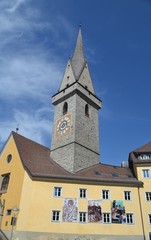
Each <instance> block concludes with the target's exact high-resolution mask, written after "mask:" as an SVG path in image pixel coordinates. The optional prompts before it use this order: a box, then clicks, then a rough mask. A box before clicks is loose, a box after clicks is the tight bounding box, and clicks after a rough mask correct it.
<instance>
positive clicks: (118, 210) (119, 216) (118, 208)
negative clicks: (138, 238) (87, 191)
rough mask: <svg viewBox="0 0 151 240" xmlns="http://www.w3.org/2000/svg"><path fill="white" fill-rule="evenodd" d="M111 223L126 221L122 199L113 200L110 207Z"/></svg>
mask: <svg viewBox="0 0 151 240" xmlns="http://www.w3.org/2000/svg"><path fill="white" fill-rule="evenodd" d="M111 214H112V223H126V215H125V206H124V203H123V201H122V200H114V201H113V202H112V208H111Z"/></svg>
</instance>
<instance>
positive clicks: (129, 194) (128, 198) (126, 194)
mask: <svg viewBox="0 0 151 240" xmlns="http://www.w3.org/2000/svg"><path fill="white" fill-rule="evenodd" d="M124 200H125V201H132V191H130V190H125V191H124Z"/></svg>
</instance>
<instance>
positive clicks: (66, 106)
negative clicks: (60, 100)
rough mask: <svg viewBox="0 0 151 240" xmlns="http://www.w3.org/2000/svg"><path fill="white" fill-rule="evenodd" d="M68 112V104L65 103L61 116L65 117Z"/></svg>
mask: <svg viewBox="0 0 151 240" xmlns="http://www.w3.org/2000/svg"><path fill="white" fill-rule="evenodd" d="M67 112H68V103H67V102H65V103H64V105H63V115H65V114H66V113H67Z"/></svg>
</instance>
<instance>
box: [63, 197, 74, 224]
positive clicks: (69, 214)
mask: <svg viewBox="0 0 151 240" xmlns="http://www.w3.org/2000/svg"><path fill="white" fill-rule="evenodd" d="M77 215H78V207H77V199H74V198H72V199H71V198H65V199H64V206H63V215H62V219H63V221H64V222H76V221H77Z"/></svg>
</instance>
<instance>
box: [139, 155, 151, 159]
mask: <svg viewBox="0 0 151 240" xmlns="http://www.w3.org/2000/svg"><path fill="white" fill-rule="evenodd" d="M139 157H140V159H141V160H149V159H151V154H141V155H140V156H139Z"/></svg>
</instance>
